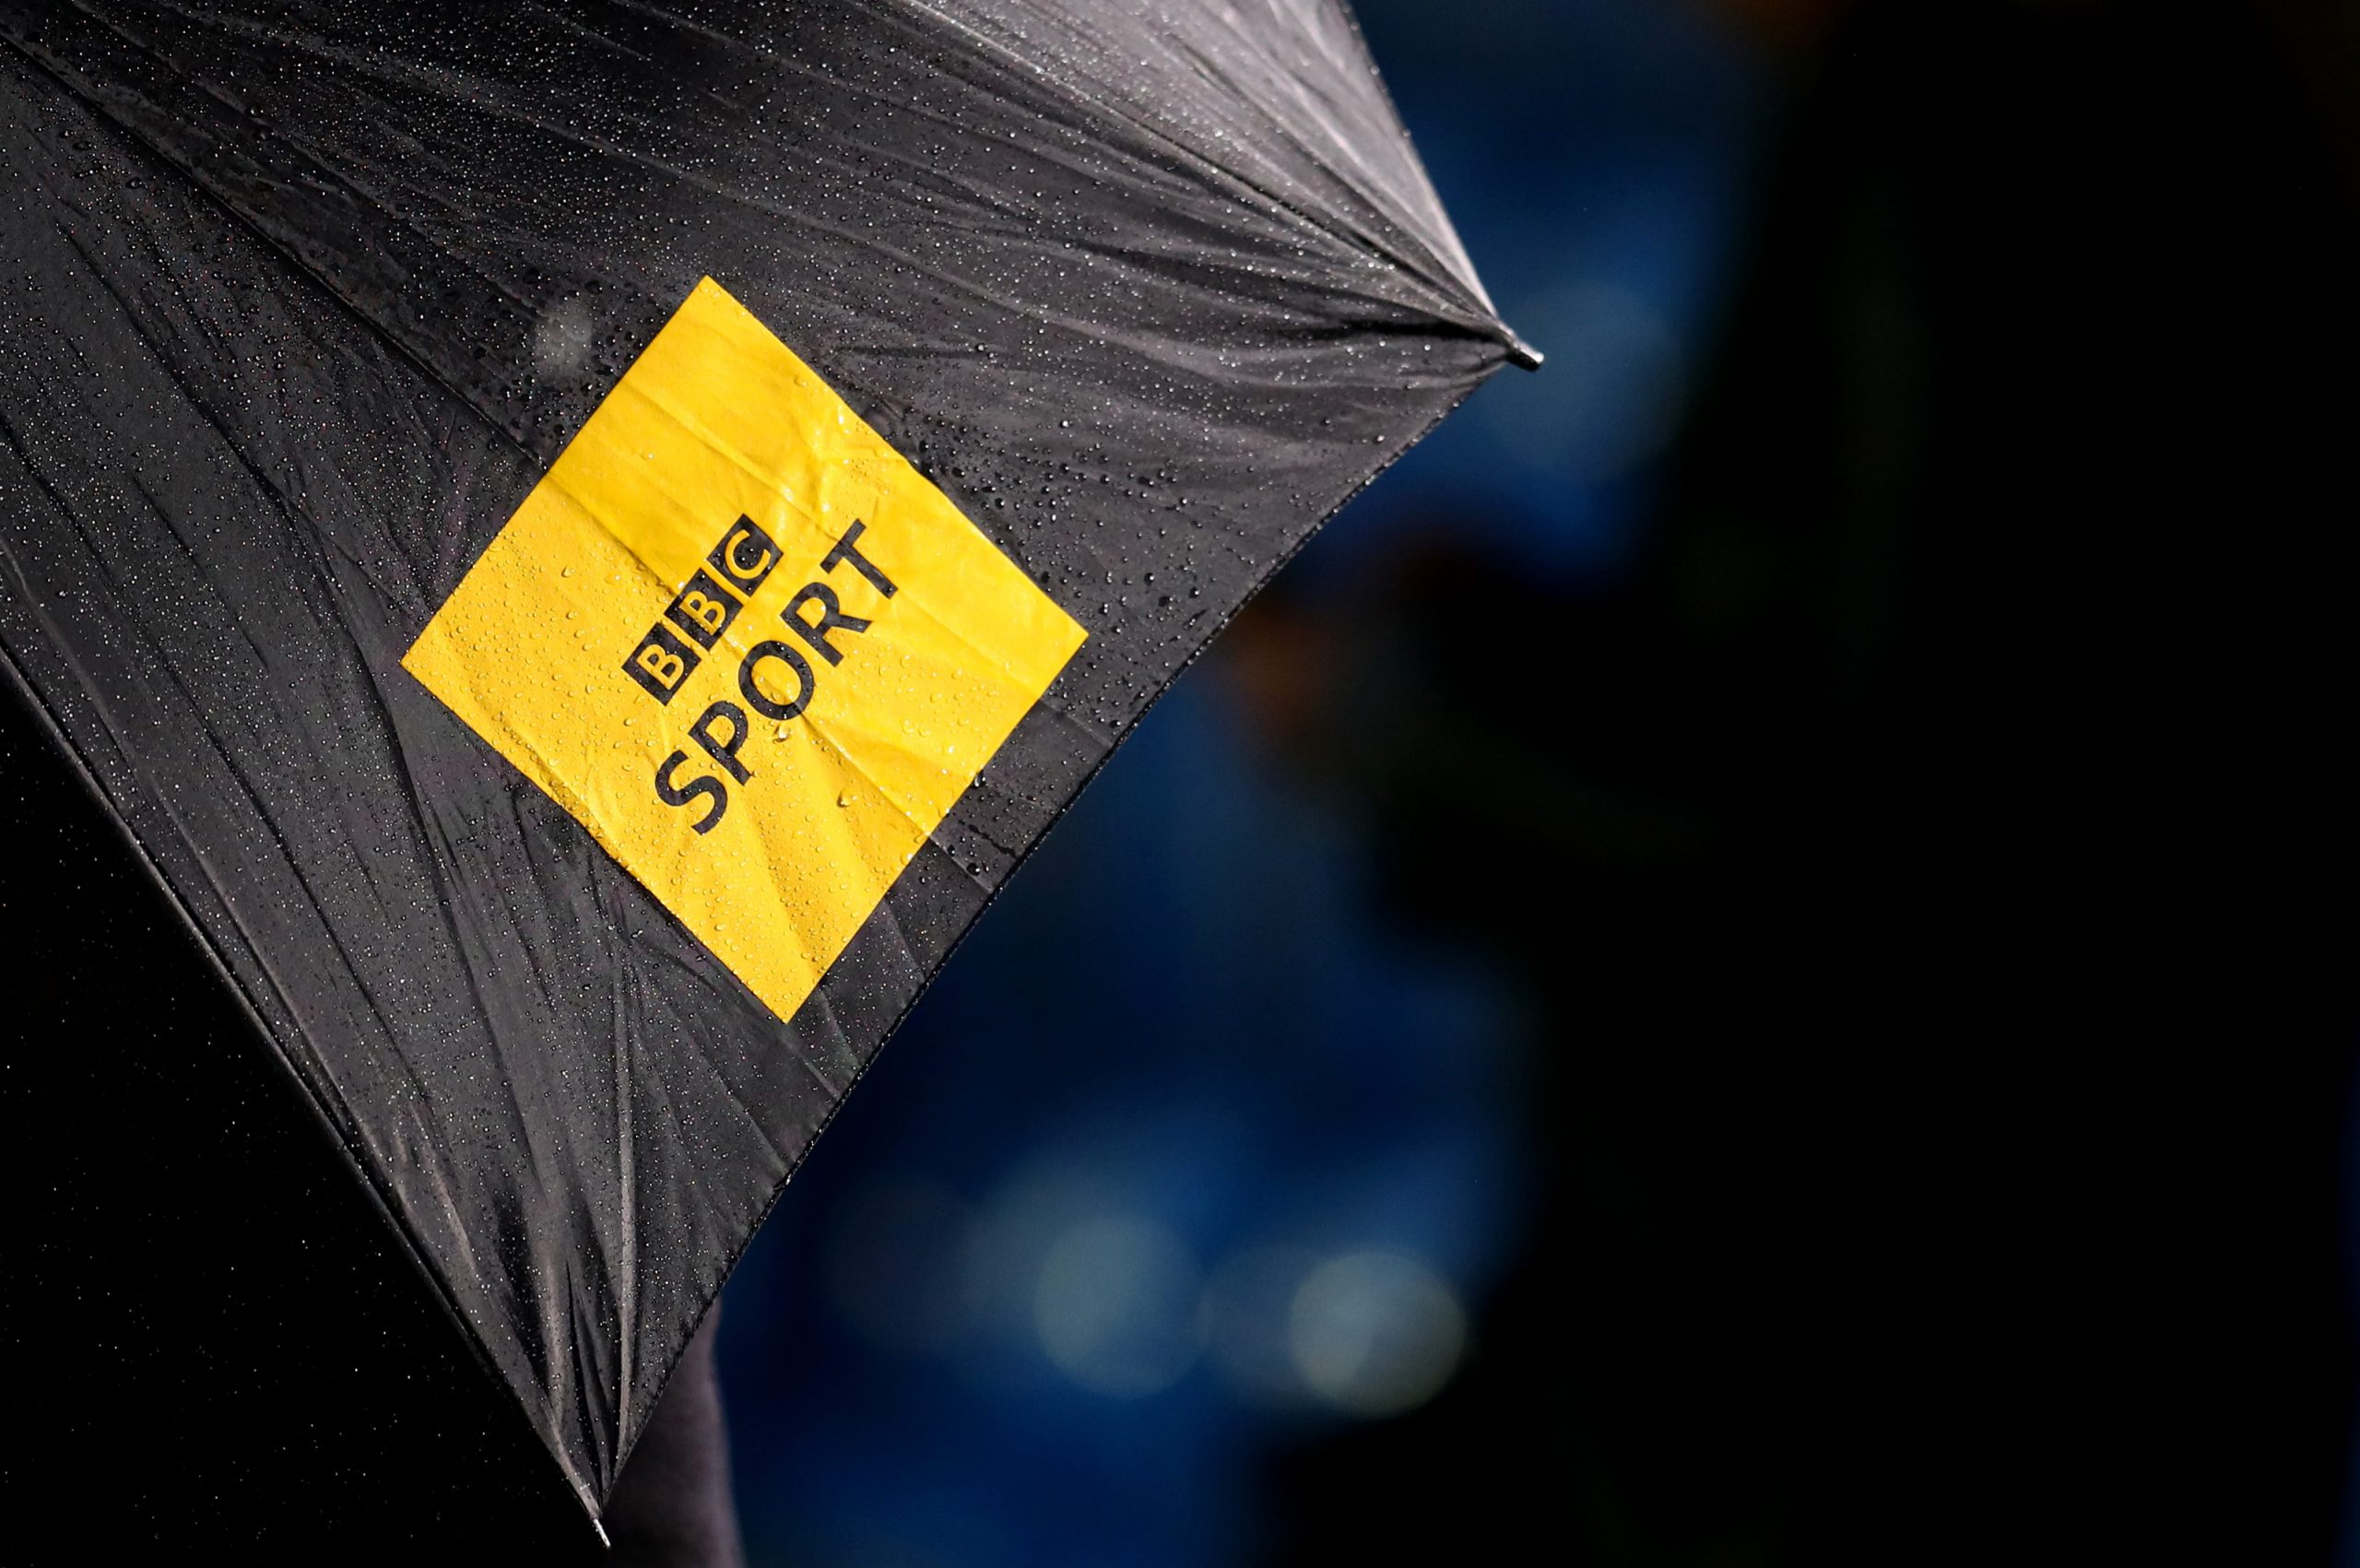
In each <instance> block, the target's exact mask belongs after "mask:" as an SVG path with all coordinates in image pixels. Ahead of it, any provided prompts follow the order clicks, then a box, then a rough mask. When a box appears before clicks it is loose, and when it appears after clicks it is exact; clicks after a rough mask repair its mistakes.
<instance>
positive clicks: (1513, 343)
mask: <svg viewBox="0 0 2360 1568" xmlns="http://www.w3.org/2000/svg"><path fill="white" fill-rule="evenodd" d="M1500 332H1501V335H1502V336H1503V337H1504V338H1505V339H1506V342H1507V349H1508V363H1509V364H1511V365H1514V366H1515V367H1516V369H1517V370H1520V371H1537V370H1539V369H1540V366H1541V363H1542V361H1543V360H1547V359H1548V356H1547V355H1546V354H1543V353H1542V352H1541V351H1540V349H1538V348H1534V347H1533V346H1532V345H1531V344H1529V343H1527V342H1526V341H1525V340H1524V339H1523V338H1521V337H1518V336H1516V329H1515V328H1514V327H1511V326H1509V325H1508V324H1506V323H1505V322H1503V323H1501V324H1500Z"/></svg>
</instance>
